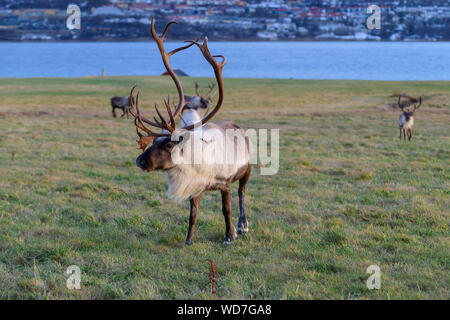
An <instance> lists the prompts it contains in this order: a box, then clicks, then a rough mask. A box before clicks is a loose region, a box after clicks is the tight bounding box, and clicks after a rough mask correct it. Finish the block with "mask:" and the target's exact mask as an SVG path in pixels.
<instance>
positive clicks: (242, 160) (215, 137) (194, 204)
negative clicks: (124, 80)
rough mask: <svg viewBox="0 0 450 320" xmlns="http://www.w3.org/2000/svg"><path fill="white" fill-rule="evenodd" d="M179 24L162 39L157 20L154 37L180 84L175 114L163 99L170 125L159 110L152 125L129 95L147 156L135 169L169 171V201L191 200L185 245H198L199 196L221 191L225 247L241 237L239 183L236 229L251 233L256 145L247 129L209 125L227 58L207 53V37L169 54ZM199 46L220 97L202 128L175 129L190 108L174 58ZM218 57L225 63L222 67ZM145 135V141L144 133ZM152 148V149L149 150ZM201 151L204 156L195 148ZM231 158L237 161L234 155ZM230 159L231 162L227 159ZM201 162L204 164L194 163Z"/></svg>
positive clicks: (197, 125) (196, 125) (200, 124)
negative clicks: (249, 201) (234, 201)
mask: <svg viewBox="0 0 450 320" xmlns="http://www.w3.org/2000/svg"><path fill="white" fill-rule="evenodd" d="M173 23H175V22H169V23H168V24H167V25H166V27H165V29H164V31H163V33H162V36H161V37H159V36H158V35H157V33H156V31H155V27H154V19H152V24H151V32H152V37H153V39H154V40H155V42H156V43H157V45H158V49H159V52H160V54H161V58H162V61H163V63H164V66H165V68H166V70H167V72H168V73H169V75H170V77H171V78H172V80H173V81H174V83H175V86H176V88H177V91H178V105H177V107H176V109H175V112H172V108H171V103H170V101H169V99H167V100H164V103H165V107H166V110H167V114H168V116H169V119H168V120H166V119H164V117H163V116H162V114H161V112H160V111H159V110H158V108H157V107H156V106H155V111H156V114H157V117H158V118H159V119H158V118H157V117H156V116H154V117H153V120H149V119H147V118H145V117H143V116H142V114H141V112H140V110H139V92H138V93H137V95H136V103H135V104H134V103H133V102H132V98H133V91H134V89H135V87H133V89H132V90H131V92H130V105H131V108H130V113H131V114H132V115H133V116H134V118H135V126H136V132H137V134H138V136H139V140H138V144H139V146H140V148H141V149H142V150H143V153H142V154H141V155H140V156H139V157H137V158H136V165H137V166H138V167H139V168H141V169H142V170H144V171H147V172H151V171H155V170H161V171H164V172H165V173H166V175H167V178H168V187H169V188H168V196H169V197H173V198H176V199H181V200H182V199H189V200H190V216H189V228H188V233H187V237H186V242H185V245H190V244H192V242H193V234H194V228H195V224H196V222H197V216H198V207H199V203H200V196H201V194H202V193H203V192H205V191H209V190H219V191H220V192H221V194H222V213H223V215H224V217H225V227H226V228H225V239H224V244H230V243H231V241H232V240H233V239H234V238H235V237H236V232H235V229H234V227H233V226H232V222H231V184H232V183H233V182H234V181H239V189H238V194H239V209H240V216H239V220H238V224H237V231H238V233H244V232H247V231H248V222H247V217H246V215H245V205H244V194H245V186H246V184H247V181H248V179H249V177H250V171H251V166H250V156H251V144H250V142H249V139H248V137H247V136H246V135H245V133H244V132H243V130H242V129H240V128H239V127H238V126H237V125H235V124H233V123H231V122H225V123H222V124H219V125H215V124H213V123H210V122H209V121H210V120H211V119H212V118H213V117H214V116H215V115H216V114H217V112H218V111H219V110H220V107H221V106H222V103H223V99H224V88H223V81H222V69H223V67H224V66H225V63H226V59H225V57H223V56H212V55H211V53H210V51H209V48H208V38H205V39H204V41H203V44H200V43H199V42H198V41H199V39H197V40H196V41H187V42H190V44H188V45H186V46H184V47H180V48H177V49H174V50H172V51H170V52H169V53H166V51H165V48H164V43H163V42H164V38H165V36H166V34H167V31H168V29H169V26H170V25H171V24H173ZM193 45H196V46H197V47H198V48H199V49H200V51H201V53H202V54H203V57H204V58H205V59H206V61H207V62H208V63H209V64H210V65H211V66H212V68H213V70H214V74H215V77H216V81H217V85H218V93H219V98H218V101H217V104H216V106H215V107H214V109H213V110H212V111H211V112H209V113H208V114H206V115H205V117H203V118H202V119H201V120H200V121H198V122H197V123H194V124H191V125H187V126H185V127H184V128H181V129H176V128H175V123H176V122H175V121H176V119H177V118H178V117H179V116H180V115H181V112H182V110H183V108H184V107H185V104H186V102H185V96H184V94H183V88H182V86H181V83H180V81H179V79H178V78H177V76H176V74H175V73H174V72H173V70H172V68H171V66H170V63H169V58H170V57H171V56H172V55H173V54H175V53H177V52H180V51H182V50H185V49H187V48H189V47H191V46H193ZM216 58H221V59H222V62H218V61H217V60H216ZM148 125H150V126H152V127H154V128H156V129H160V130H161V131H160V132H159V133H157V132H155V131H153V130H155V129H153V130H152V129H150V128H149V127H148ZM140 130H141V131H144V132H146V133H147V135H146V136H144V135H143V134H141V133H140ZM149 145H150V146H149ZM193 145H194V146H195V145H196V146H200V147H201V148H200V151H198V149H197V148H195V147H192V146H193ZM230 155H232V156H230ZM223 156H224V157H226V160H227V161H221V160H225V159H224V158H223ZM193 157H198V158H199V159H200V160H201V161H200V162H198V161H197V162H196V161H192V158H193Z"/></svg>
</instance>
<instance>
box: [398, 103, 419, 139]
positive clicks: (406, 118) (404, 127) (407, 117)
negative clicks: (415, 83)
mask: <svg viewBox="0 0 450 320" xmlns="http://www.w3.org/2000/svg"><path fill="white" fill-rule="evenodd" d="M402 98H403V100H404V101H402ZM411 105H413V110H408V109H406V110H405V108H408V107H409V106H411ZM421 105H422V97H421V96H420V97H419V98H413V97H409V96H407V95H405V94H402V95H399V96H398V107H399V108H400V109H401V110H402V114H401V115H400V117H399V118H398V127H399V129H400V140H402V132H403V139H404V140H406V134H407V135H408V141H410V140H411V138H412V128H413V126H414V112H415V111H416V110H417V109H419V108H420V106H421Z"/></svg>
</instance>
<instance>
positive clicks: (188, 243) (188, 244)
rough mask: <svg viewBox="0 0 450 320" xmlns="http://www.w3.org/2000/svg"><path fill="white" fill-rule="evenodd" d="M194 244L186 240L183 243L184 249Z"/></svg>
mask: <svg viewBox="0 0 450 320" xmlns="http://www.w3.org/2000/svg"><path fill="white" fill-rule="evenodd" d="M193 243H194V241H192V240H186V242H185V243H184V246H185V247H186V246H190V245H192V244H193Z"/></svg>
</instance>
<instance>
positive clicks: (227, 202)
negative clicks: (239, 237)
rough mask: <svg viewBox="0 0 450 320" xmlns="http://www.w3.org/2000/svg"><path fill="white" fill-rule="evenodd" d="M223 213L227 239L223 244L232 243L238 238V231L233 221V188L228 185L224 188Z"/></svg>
mask: <svg viewBox="0 0 450 320" xmlns="http://www.w3.org/2000/svg"><path fill="white" fill-rule="evenodd" d="M222 213H223V216H224V218H225V239H224V241H223V244H231V241H233V240H234V239H235V238H236V231H235V230H234V227H233V225H232V223H231V190H230V186H227V187H226V188H224V189H223V190H222Z"/></svg>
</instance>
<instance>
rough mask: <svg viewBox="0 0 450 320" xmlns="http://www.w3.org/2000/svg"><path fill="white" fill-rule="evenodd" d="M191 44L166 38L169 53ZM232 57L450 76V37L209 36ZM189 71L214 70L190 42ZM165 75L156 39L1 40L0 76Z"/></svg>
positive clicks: (308, 70)
mask: <svg viewBox="0 0 450 320" xmlns="http://www.w3.org/2000/svg"><path fill="white" fill-rule="evenodd" d="M182 45H185V44H184V43H182V42H168V43H167V44H166V48H167V51H169V50H171V49H174V48H176V47H179V46H182ZM209 47H210V49H211V52H212V54H222V55H224V56H226V57H227V65H226V67H225V68H224V71H223V75H224V77H231V78H294V79H355V80H450V43H449V42H275V41H272V42H210V43H209ZM171 65H172V67H173V68H176V69H181V70H183V71H184V72H186V73H187V74H188V75H190V76H197V77H210V76H213V73H212V71H211V67H210V66H209V65H208V63H207V62H206V61H205V60H204V59H203V57H202V56H201V53H200V51H199V50H198V49H197V48H195V47H192V48H190V49H188V50H186V51H184V52H182V53H178V54H176V55H174V56H173V57H172V58H171ZM102 68H104V69H105V75H139V76H142V75H159V74H161V73H162V72H163V71H164V69H163V65H162V63H161V58H160V56H159V52H158V51H157V47H156V44H155V43H153V42H150V41H149V42H66V43H64V42H57V43H47V42H2V43H0V77H20V78H22V77H84V76H98V75H100V74H101V72H102Z"/></svg>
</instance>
